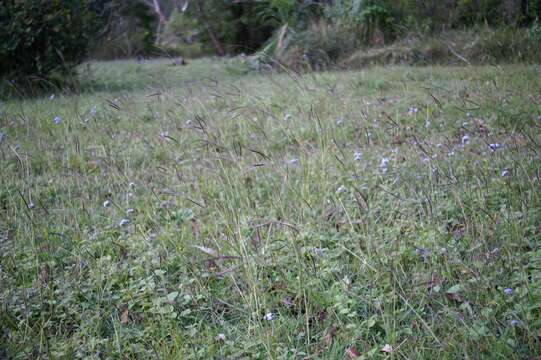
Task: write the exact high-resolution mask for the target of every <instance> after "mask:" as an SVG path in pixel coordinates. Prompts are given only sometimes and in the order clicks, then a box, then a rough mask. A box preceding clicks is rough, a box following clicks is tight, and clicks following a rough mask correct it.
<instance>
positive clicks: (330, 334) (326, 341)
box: [323, 324, 347, 353]
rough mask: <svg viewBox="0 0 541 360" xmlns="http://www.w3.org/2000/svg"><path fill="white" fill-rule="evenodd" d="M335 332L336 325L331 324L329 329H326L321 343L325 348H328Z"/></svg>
mask: <svg viewBox="0 0 541 360" xmlns="http://www.w3.org/2000/svg"><path fill="white" fill-rule="evenodd" d="M337 330H338V327H337V326H336V324H332V325H331V327H329V328H328V329H327V332H326V334H325V336H324V337H323V343H324V344H325V345H326V346H329V345H331V344H332V340H333V338H334V336H335V335H336V331H337ZM346 353H347V352H346Z"/></svg>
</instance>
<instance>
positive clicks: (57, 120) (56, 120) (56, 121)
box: [54, 115, 62, 125]
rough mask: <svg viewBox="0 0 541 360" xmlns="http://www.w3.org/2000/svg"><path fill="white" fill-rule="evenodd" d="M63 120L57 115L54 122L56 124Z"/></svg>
mask: <svg viewBox="0 0 541 360" xmlns="http://www.w3.org/2000/svg"><path fill="white" fill-rule="evenodd" d="M61 121H62V118H61V117H60V116H58V115H57V116H55V117H54V123H55V124H56V125H58V124H60V122H61Z"/></svg>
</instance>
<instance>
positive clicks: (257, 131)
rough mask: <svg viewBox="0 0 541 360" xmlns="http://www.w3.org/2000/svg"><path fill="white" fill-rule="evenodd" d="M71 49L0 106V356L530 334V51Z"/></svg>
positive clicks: (321, 353)
mask: <svg viewBox="0 0 541 360" xmlns="http://www.w3.org/2000/svg"><path fill="white" fill-rule="evenodd" d="M247 71H248V70H247V65H246V64H242V63H240V62H238V61H237V60H234V59H232V60H229V61H225V60H220V61H213V60H208V59H202V60H193V61H191V62H190V63H189V64H188V65H187V66H184V67H178V66H171V64H170V61H163V60H155V61H141V62H136V61H121V62H120V61H119V62H102V63H99V62H98V63H89V64H84V65H83V66H81V67H80V74H81V88H80V91H79V92H77V93H63V92H61V91H55V94H54V95H55V96H50V97H49V96H46V97H43V98H37V99H32V100H29V99H25V98H21V99H10V100H8V101H7V102H4V103H2V104H1V105H0V112H1V116H0V165H1V168H2V172H1V173H0V184H1V187H0V214H1V216H0V301H1V304H2V306H1V308H0V324H1V327H0V358H14V359H27V358H51V359H52V358H55V359H58V358H66V359H72V358H95V359H98V358H113V359H114V358H141V359H147V358H160V359H220V358H226V359H267V358H271V359H344V358H346V359H354V358H359V359H361V358H364V359H383V358H393V359H411V358H423V359H436V358H437V359H440V358H442V359H457V358H491V359H492V358H505V359H524V358H534V357H536V356H540V355H541V352H540V349H541V339H540V336H541V320H540V319H541V306H540V304H541V261H540V259H541V247H540V244H541V242H540V236H541V231H540V227H539V224H540V219H541V201H540V200H541V199H540V194H541V192H540V191H539V181H540V178H539V176H540V170H541V168H540V162H539V154H540V151H541V149H540V144H541V131H540V130H541V97H540V94H541V82H539V78H540V75H541V68H540V67H539V66H538V65H528V66H527V65H513V66H500V67H490V66H485V67H424V68H420V67H387V68H378V67H375V68H372V69H370V70H363V71H351V72H342V73H332V72H328V73H308V74H303V75H299V74H297V73H295V72H292V71H285V70H284V71H282V72H281V73H275V72H274V71H273V70H269V72H267V73H260V74H259V73H254V72H247Z"/></svg>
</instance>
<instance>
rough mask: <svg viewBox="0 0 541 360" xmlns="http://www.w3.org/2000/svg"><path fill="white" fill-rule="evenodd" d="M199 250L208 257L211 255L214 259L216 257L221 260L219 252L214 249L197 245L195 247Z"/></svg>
mask: <svg viewBox="0 0 541 360" xmlns="http://www.w3.org/2000/svg"><path fill="white" fill-rule="evenodd" d="M195 247H196V248H197V249H198V250H200V251H202V252H204V253H205V254H207V255H210V256H212V257H216V258H219V257H220V254H219V253H218V251H216V250H214V249H211V248H209V247H206V246H199V245H196V246H195Z"/></svg>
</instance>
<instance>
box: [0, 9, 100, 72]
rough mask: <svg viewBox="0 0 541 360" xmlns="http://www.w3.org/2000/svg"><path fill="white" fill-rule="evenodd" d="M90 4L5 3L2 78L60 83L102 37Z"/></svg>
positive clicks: (0, 14) (0, 34)
mask: <svg viewBox="0 0 541 360" xmlns="http://www.w3.org/2000/svg"><path fill="white" fill-rule="evenodd" d="M96 9H97V4H95V3H94V2H92V1H90V0H62V1H61V0H41V1H36V0H4V1H3V2H2V6H0V76H1V77H7V78H9V79H11V80H22V79H29V78H30V77H34V78H38V79H43V78H45V79H48V80H51V79H52V80H58V79H59V75H63V76H64V75H66V74H68V73H70V71H71V70H72V69H73V68H74V66H75V65H76V64H78V63H80V62H81V61H82V60H83V59H84V56H85V55H86V52H87V49H88V46H89V44H91V43H92V41H93V40H94V39H95V37H96V34H97V33H98V31H97V30H98V26H99V23H100V21H99V16H97V13H96Z"/></svg>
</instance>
